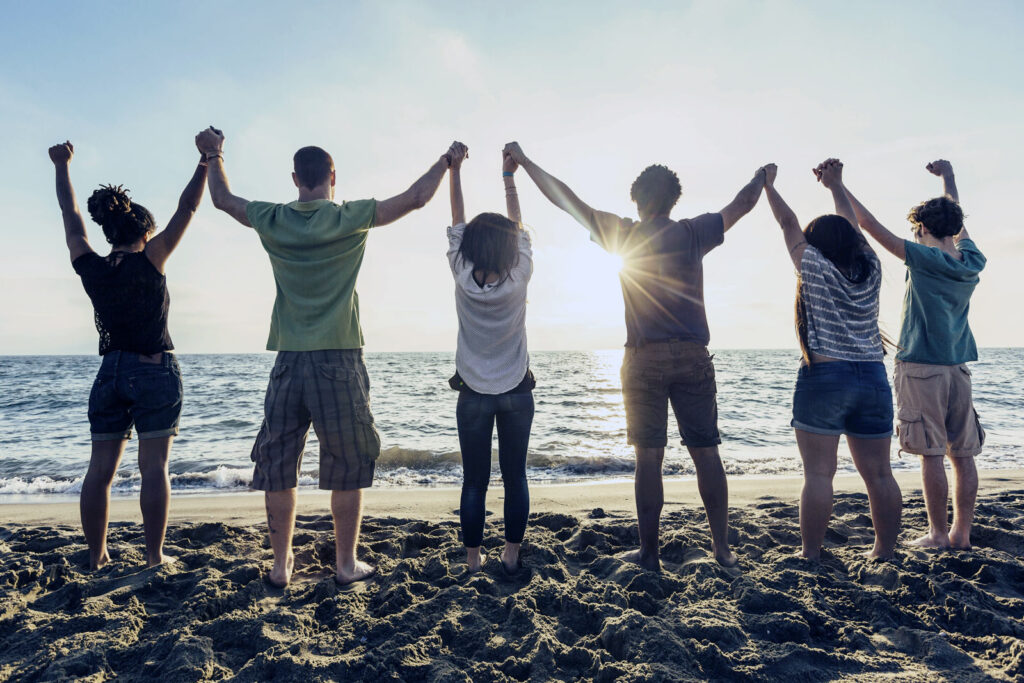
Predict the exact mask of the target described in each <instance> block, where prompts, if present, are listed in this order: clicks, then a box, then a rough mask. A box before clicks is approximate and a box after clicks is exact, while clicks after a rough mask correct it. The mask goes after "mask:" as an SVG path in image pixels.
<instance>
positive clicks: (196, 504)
mask: <svg viewBox="0 0 1024 683" xmlns="http://www.w3.org/2000/svg"><path fill="white" fill-rule="evenodd" d="M894 475H895V477H896V481H897V482H898V483H899V486H900V489H901V490H902V491H903V494H904V498H905V499H906V498H908V497H909V496H917V497H920V495H921V473H920V472H919V471H909V472H894ZM978 477H979V487H978V494H979V495H986V494H990V493H998V492H1001V491H1007V490H1013V489H1021V490H1024V469H1006V470H983V471H979V472H978ZM802 483H803V478H802V477H800V476H789V477H773V476H763V477H758V476H747V477H734V478H732V479H730V480H729V507H730V508H732V509H733V510H734V512H736V511H737V509H738V508H742V507H746V506H750V505H753V504H756V503H757V502H759V501H761V500H763V499H769V498H774V499H779V500H783V501H788V502H795V501H797V500H798V499H799V497H800V488H801V485H802ZM834 487H835V493H836V495H839V494H842V493H865V492H866V490H865V488H864V483H863V481H862V480H861V478H860V477H859V476H858V475H856V474H853V475H848V474H841V475H836V478H835V481H834ZM399 492H400V495H396V494H399ZM458 492H459V488H458V487H457V486H450V487H438V488H425V487H424V488H383V487H382V488H369V489H364V492H363V514H364V516H365V517H367V518H385V517H397V518H403V519H413V520H416V519H419V520H423V521H432V522H436V521H451V520H456V521H457V519H458V515H457V514H455V511H456V510H457V508H458V507H459V493H458ZM488 493H489V495H488V498H487V501H488V509H489V510H490V511H493V512H495V516H494V517H493V518H497V515H498V512H499V511H500V509H501V501H502V500H503V498H504V496H503V494H502V490H501V487H500V485H492V486H491V488H490V490H489V492H488ZM328 498H329V492H327V491H320V490H319V489H300V491H299V495H298V507H297V514H299V515H309V514H327V512H328V510H329V500H328ZM905 502H906V501H905ZM694 506H697V507H699V506H700V496H699V494H698V492H697V481H696V479H695V478H693V477H680V478H666V479H665V511H666V513H668V512H670V511H672V510H679V509H683V508H686V507H694ZM595 508H601V509H603V510H605V511H606V512H613V511H614V512H619V513H628V514H633V513H635V501H634V495H633V482H632V480H631V479H624V478H621V477H616V478H614V479H613V480H612V481H580V482H574V483H569V484H533V485H531V486H530V510H531V512H533V513H562V514H570V515H574V514H585V513H589V512H590V511H592V510H594V509H595ZM264 515H265V510H264V504H263V496H262V494H260V493H259V492H253V491H231V492H223V493H208V492H201V493H195V494H189V493H184V494H181V493H179V494H173V495H172V496H171V511H170V518H169V521H170V523H171V524H175V523H183V522H209V521H221V522H231V523H234V524H244V525H252V524H262V523H263V522H264V519H265V518H264ZM0 519H2V520H4V523H5V524H19V525H33V524H74V525H77V524H78V523H79V512H78V502H77V500H66V499H65V500H64V501H62V502H53V501H32V502H16V503H14V502H12V503H3V502H0ZM110 521H111V522H141V521H142V515H141V513H140V511H139V507H138V496H137V495H136V496H123V497H120V496H119V497H114V498H112V499H111V503H110Z"/></svg>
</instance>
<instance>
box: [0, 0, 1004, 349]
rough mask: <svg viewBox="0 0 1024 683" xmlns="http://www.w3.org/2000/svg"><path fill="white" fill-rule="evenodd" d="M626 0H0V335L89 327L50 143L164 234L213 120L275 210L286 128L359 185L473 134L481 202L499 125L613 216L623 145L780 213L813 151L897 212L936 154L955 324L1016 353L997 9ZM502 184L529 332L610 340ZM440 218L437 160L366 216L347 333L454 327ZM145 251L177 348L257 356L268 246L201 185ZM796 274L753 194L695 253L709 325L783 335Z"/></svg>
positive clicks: (893, 291)
mask: <svg viewBox="0 0 1024 683" xmlns="http://www.w3.org/2000/svg"><path fill="white" fill-rule="evenodd" d="M637 4H640V5H641V7H639V8H638V7H636V6H634V5H632V4H630V5H627V4H626V3H618V2H616V3H600V2H560V3H531V2H519V3H500V4H499V3H486V4H485V3H461V2H449V3H400V2H388V3H326V2H325V3H305V4H303V6H302V7H300V8H295V7H291V6H283V5H280V4H278V3H258V2H217V3H198V2H182V3H161V4H159V5H156V4H150V3H131V4H129V3H70V2H67V3H13V2H10V3H5V4H4V15H5V16H4V19H5V21H4V23H3V25H2V26H0V153H2V161H0V206H2V207H3V208H2V209H0V211H2V221H0V237H2V239H3V245H4V249H3V252H2V253H0V292H2V293H0V354H4V353H61V352H69V353H93V352H95V348H96V333H95V330H94V328H93V326H92V311H91V308H90V306H89V302H88V299H87V298H86V296H85V294H84V292H83V291H82V289H81V285H80V283H79V282H78V280H77V277H76V276H75V275H74V273H73V271H72V270H71V267H70V265H69V264H68V261H67V256H66V251H65V249H64V246H63V236H62V231H61V223H60V214H59V210H58V209H57V205H56V201H55V198H54V192H53V171H52V166H51V165H50V163H49V161H48V159H47V157H46V148H47V147H48V146H49V145H50V144H53V143H54V142H58V141H62V140H64V139H65V138H70V139H71V140H72V141H73V142H74V143H75V148H76V157H75V160H74V162H73V166H72V179H73V181H74V183H75V187H76V190H77V192H78V196H79V200H80V202H81V203H82V205H83V208H84V202H85V198H86V197H87V196H88V194H89V192H91V190H92V189H94V188H95V187H96V186H97V185H98V184H100V183H105V182H115V183H124V184H125V185H127V186H128V187H130V188H131V189H132V191H133V196H134V198H135V199H136V200H137V201H139V202H140V203H142V204H144V205H146V206H147V207H148V208H149V209H150V210H152V211H153V212H154V214H155V216H156V217H157V220H158V222H159V223H160V225H161V226H162V225H163V224H165V223H166V221H167V219H168V218H169V217H170V214H171V213H172V212H173V209H174V206H175V203H176V201H177V197H178V194H179V193H180V191H181V188H182V187H183V185H184V183H185V182H186V180H187V179H188V177H189V175H190V174H191V170H192V168H193V163H194V161H195V156H196V155H195V153H194V148H193V147H192V138H193V136H194V135H195V133H196V132H197V131H198V130H199V129H200V128H202V127H205V126H206V125H209V124H211V123H212V124H215V125H217V126H218V127H220V128H223V129H224V131H225V132H226V134H227V136H228V141H227V146H226V163H227V169H228V174H229V177H230V179H231V183H232V187H233V189H234V190H235V192H236V193H238V194H240V195H241V196H243V197H246V198H249V199H261V200H275V201H289V200H291V199H293V198H294V194H295V190H294V187H293V186H292V184H291V179H290V175H289V174H290V170H291V169H290V163H291V154H292V153H293V152H294V150H295V149H296V148H298V147H300V146H302V145H306V144H318V145H320V146H323V147H325V148H326V149H327V150H328V151H330V152H331V153H332V154H333V156H334V158H335V161H336V163H337V166H338V198H339V199H358V198H364V197H369V196H376V197H378V198H381V197H386V196H389V195H391V194H394V193H397V192H399V191H401V190H402V189H404V188H405V187H406V186H407V185H408V184H409V183H410V182H411V181H412V180H414V179H415V178H416V177H417V176H418V175H419V174H420V173H421V172H422V171H424V170H425V169H426V168H427V167H428V166H429V165H430V163H432V161H433V160H434V159H435V158H436V157H437V156H438V155H439V154H441V153H442V152H443V151H444V150H445V149H446V148H447V146H448V144H449V143H450V142H451V140H452V139H455V138H458V139H460V140H462V141H464V142H466V143H467V144H468V145H469V146H470V159H469V160H468V161H467V163H466V166H465V169H464V176H465V180H464V183H465V190H466V203H467V211H468V212H469V213H470V215H473V214H474V213H476V212H479V211H486V210H499V211H500V210H502V208H503V199H502V197H503V194H502V189H501V187H502V186H501V179H500V173H499V162H500V159H499V150H500V148H501V146H502V145H503V144H504V143H505V142H506V141H508V140H510V139H517V140H519V141H520V142H521V143H522V145H523V147H524V149H525V150H526V152H527V154H529V155H530V156H532V157H533V158H534V159H535V160H536V161H537V162H538V163H540V164H541V165H542V166H543V167H545V168H546V169H547V170H549V171H551V172H553V173H554V174H555V175H557V176H559V177H561V178H562V179H563V180H565V181H566V182H568V183H569V184H570V186H572V187H573V188H574V189H576V190H577V192H578V193H579V194H580V195H581V196H582V197H583V198H584V199H585V200H587V201H588V202H590V203H592V204H593V205H595V206H597V207H599V208H603V209H606V210H610V211H615V212H618V213H621V214H624V215H628V214H630V213H631V211H632V205H631V204H630V202H629V185H630V183H631V182H632V180H633V178H634V177H635V176H636V174H637V173H638V172H639V171H640V170H642V169H643V167H644V166H646V165H648V164H650V163H665V164H667V165H668V166H670V167H671V168H673V169H674V170H676V171H677V172H678V174H679V176H680V179H681V180H682V183H683V191H684V194H683V199H682V200H681V201H680V204H679V206H678V207H677V209H676V212H675V215H676V216H679V217H682V216H685V215H693V214H697V213H701V212H704V211H716V210H718V209H720V208H721V207H722V206H724V205H725V204H726V203H727V202H728V201H729V200H730V199H731V198H732V196H733V194H734V193H735V192H736V190H737V189H738V188H739V187H740V186H741V185H742V184H743V183H744V182H745V181H746V180H747V179H748V178H749V177H750V176H751V175H752V174H753V172H754V170H755V169H756V168H757V167H758V166H760V165H761V164H763V163H765V162H768V161H774V162H776V163H778V164H779V167H780V170H779V180H778V186H779V189H780V191H781V192H782V193H783V195H784V196H785V197H786V198H787V200H789V202H790V203H791V205H792V206H793V207H794V209H795V210H796V212H797V215H798V216H799V217H800V220H801V222H803V223H806V222H807V221H809V220H810V219H811V218H813V217H814V216H816V215H818V214H820V213H825V212H828V211H830V208H831V207H830V202H829V196H828V194H827V192H825V191H824V190H823V189H821V188H820V187H819V186H817V184H816V183H815V182H814V179H813V177H812V176H811V174H810V168H811V167H812V166H813V165H815V164H816V163H817V162H819V161H820V160H822V159H823V158H825V157H828V156H839V157H841V158H843V160H844V161H845V162H846V169H847V170H846V177H847V183H848V185H849V186H850V187H851V188H852V189H853V190H854V191H855V192H857V194H858V195H859V196H860V198H861V199H862V201H864V202H865V203H866V204H867V205H868V206H869V207H870V208H872V209H873V210H874V211H875V213H876V215H878V216H879V218H881V219H882V220H883V222H885V223H887V224H888V225H889V227H890V228H893V229H894V230H898V231H904V230H906V229H907V228H906V223H905V220H904V217H905V215H906V212H907V210H908V209H909V208H910V207H911V206H912V205H913V204H915V203H916V202H918V201H920V200H922V199H925V198H927V197H930V196H934V195H937V194H939V193H940V191H941V185H940V183H939V181H938V180H937V179H936V178H934V177H933V176H931V175H929V174H927V173H926V172H925V170H924V165H925V164H926V163H927V162H928V161H930V160H932V159H934V158H937V157H945V158H948V159H950V160H951V161H952V162H953V164H954V167H955V168H956V170H957V176H958V183H959V186H960V192H961V197H962V202H963V205H964V209H965V211H966V212H967V214H968V226H969V227H970V228H971V232H972V234H973V236H974V237H975V238H976V240H977V242H978V244H979V246H980V247H981V249H982V250H983V251H985V252H986V253H987V254H988V256H989V267H988V269H987V270H986V271H985V273H984V274H983V278H982V285H981V286H980V287H979V289H978V291H977V294H976V295H975V299H974V306H973V309H972V326H973V327H974V329H975V333H976V336H977V337H978V341H979V343H980V344H981V345H983V346H1004V345H1015V346H1016V345H1024V321H1022V319H1021V318H1022V316H1020V315H1019V314H1018V313H1016V311H1017V309H1018V308H1019V306H1018V304H1017V302H1019V300H1020V297H1021V295H1022V294H1024V285H1022V282H1024V281H1022V278H1021V274H1020V266H1019V264H1020V263H1022V256H1024V236H1022V234H1021V229H1022V221H1021V220H1020V218H1019V217H1018V216H1019V210H1018V208H1017V198H1018V196H1019V194H1020V190H1019V187H1020V177H1019V165H1020V164H1019V162H1018V160H1019V159H1020V158H1022V157H1024V142H1022V141H1024V136H1022V123H1021V122H1022V121H1024V56H1022V51H1021V50H1020V49H1019V47H1018V38H1019V36H1020V35H1021V34H1022V29H1024V5H1021V4H1020V3H1013V2H1005V3H996V2H982V3H971V4H967V3H935V2H928V3H924V2H921V3H916V2H915V3H847V4H843V5H839V4H838V3H814V2H764V3H753V2H743V3H739V2H735V3H734V2H711V1H708V2H696V3H680V2H669V3H637ZM519 186H520V196H521V200H522V205H523V214H524V218H525V220H526V222H527V223H528V224H529V225H530V226H531V227H532V229H533V230H534V232H535V238H534V239H535V249H536V270H535V276H534V280H533V282H532V283H531V292H530V309H529V313H528V326H529V334H530V340H531V347H532V348H534V349H576V348H609V347H616V346H619V345H621V343H622V341H623V340H624V337H625V334H624V331H623V323H622V303H621V296H620V294H619V289H618V282H617V278H616V276H615V273H614V272H613V270H611V266H610V264H609V260H608V259H607V258H606V257H604V255H603V254H602V253H601V252H600V250H599V249H598V248H597V247H596V246H594V245H592V244H590V243H589V241H588V237H587V234H586V232H585V231H584V230H583V229H582V228H580V227H579V226H578V225H577V224H575V223H574V222H573V221H572V219H570V218H569V217H568V216H567V215H565V214H563V213H561V212H559V211H558V210H556V209H554V208H553V207H552V206H551V205H550V204H548V203H547V201H546V200H544V199H543V197H541V195H540V194H539V193H538V192H537V191H536V189H535V188H534V187H533V185H532V184H531V183H530V182H529V180H528V179H527V178H526V177H525V176H524V177H522V178H520V179H519ZM448 221H449V210H448V202H447V181H445V183H444V184H443V185H442V187H441V190H440V191H439V192H438V194H437V196H436V197H435V198H434V200H433V202H432V203H431V204H430V205H429V206H428V207H427V208H425V209H424V210H422V211H419V212H417V213H415V214H413V215H411V216H410V217H408V218H406V219H404V220H403V221H401V222H399V223H397V224H395V225H392V226H388V227H385V228H382V229H381V230H380V231H379V232H375V233H373V234H372V235H371V239H370V243H369V247H368V250H367V255H366V260H365V262H364V266H363V271H362V275H361V276H360V281H359V292H360V298H361V302H362V311H363V327H364V332H365V336H366V339H367V348H368V349H370V350H445V349H453V348H454V345H455V331H456V321H455V313H454V304H453V299H452V285H451V279H450V275H449V273H448V270H447V265H446V262H445V259H444V251H445V246H446V245H445V239H444V228H445V226H446V225H447V223H448ZM88 227H89V229H90V235H91V237H92V243H93V245H94V247H95V248H97V249H99V250H103V251H105V248H106V247H105V243H104V241H103V238H102V233H101V232H100V231H99V228H98V226H95V225H94V224H92V223H91V222H90V223H88ZM907 234H908V235H909V232H907ZM881 258H882V261H883V264H884V268H885V275H886V280H885V284H884V290H883V304H882V307H883V311H882V322H883V325H884V327H885V328H886V329H887V330H888V331H889V332H890V333H892V334H895V333H896V332H897V331H898V325H899V307H900V300H901V297H902V289H903V268H902V265H901V264H900V263H899V262H897V261H896V260H895V259H894V258H891V257H890V256H888V255H882V257H881ZM167 272H168V278H169V286H170V289H171V296H172V304H171V334H172V336H173V338H174V340H175V342H176V345H177V347H178V350H179V351H182V352H204V351H251V350H259V349H262V348H263V345H264V342H265V340H266V332H267V326H268V322H269V312H270V308H271V304H272V302H273V293H274V286H273V279H272V275H271V272H270V267H269V264H268V262H267V260H266V256H265V255H264V254H263V252H262V249H261V247H260V245H259V241H258V240H257V239H256V236H255V235H254V234H253V233H251V232H250V231H248V230H247V229H244V228H242V227H240V226H238V225H237V224H236V223H234V222H233V221H232V220H231V219H230V218H228V217H227V216H226V215H224V214H222V213H220V212H218V211H216V210H215V209H214V208H213V206H212V204H210V202H209V199H208V198H206V199H204V201H203V204H202V206H201V207H200V210H199V214H198V215H197V218H196V220H195V221H194V223H193V225H192V227H191V228H190V231H189V233H188V234H187V235H186V237H185V241H184V242H183V244H182V246H181V247H180V248H179V250H178V251H177V252H176V253H175V255H174V256H173V257H172V258H171V261H170V262H169V264H168V268H167ZM793 292H794V277H793V273H792V267H791V265H790V264H789V261H788V259H787V256H786V252H785V248H784V247H783V245H782V238H781V235H780V233H779V230H778V228H777V227H776V225H775V222H774V221H773V220H772V218H771V215H770V212H769V211H768V208H767V205H766V203H765V202H764V201H763V200H762V202H761V203H760V204H759V205H758V207H757V208H756V209H755V210H754V211H753V212H752V213H751V214H750V215H749V216H748V217H747V218H745V219H744V220H742V221H741V222H740V223H739V224H738V225H737V226H736V227H735V228H733V230H732V231H730V232H729V234H728V235H727V237H726V242H725V244H724V245H723V246H722V247H720V248H719V249H718V250H716V251H715V252H713V253H712V254H711V255H710V256H709V257H708V259H707V261H706V293H707V303H708V317H709V320H710V324H711V331H712V345H713V346H718V347H794V346H795V341H794V336H793V331H792V310H793V301H792V298H793ZM1009 302H1013V303H1012V307H1009V306H1008V304H1009Z"/></svg>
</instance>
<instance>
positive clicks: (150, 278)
mask: <svg viewBox="0 0 1024 683" xmlns="http://www.w3.org/2000/svg"><path fill="white" fill-rule="evenodd" d="M71 266H72V267H73V268H74V269H75V272H76V273H78V275H79V276H80V277H81V278H82V285H83V286H84V287H85V293H86V294H88V295H89V298H90V299H92V306H93V309H94V310H95V312H96V330H97V331H98V332H99V333H100V355H101V356H102V355H105V354H107V353H109V352H110V351H132V352H134V353H141V354H146V355H149V354H152V353H159V352H160V351H170V350H171V349H173V348H174V344H173V343H172V342H171V336H170V334H168V332H167V311H168V309H169V308H170V304H171V299H170V297H169V296H168V294H167V278H166V277H164V274H163V273H161V272H160V271H159V270H157V269H156V266H154V265H153V263H152V262H151V261H150V260H149V258H148V257H147V256H146V254H145V252H142V251H136V252H124V251H114V252H111V253H110V255H109V256H106V257H103V256H100V255H99V254H97V253H95V252H89V253H88V254H83V255H81V256H79V257H78V258H76V259H75V260H74V262H73V263H72V264H71Z"/></svg>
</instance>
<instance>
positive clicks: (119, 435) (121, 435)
mask: <svg viewBox="0 0 1024 683" xmlns="http://www.w3.org/2000/svg"><path fill="white" fill-rule="evenodd" d="M130 438H132V430H130V429H129V430H128V431H126V432H103V433H97V432H92V440H93V441H123V440H124V439H130ZM139 438H140V439H141V438H142V435H141V434H140V435H139Z"/></svg>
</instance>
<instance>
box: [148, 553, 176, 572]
mask: <svg viewBox="0 0 1024 683" xmlns="http://www.w3.org/2000/svg"><path fill="white" fill-rule="evenodd" d="M177 561H178V558H177V557H175V556H174V555H168V554H167V553H160V556H159V557H155V558H149V559H147V560H146V568H147V569H152V568H153V567H159V566H160V565H162V564H174V563H175V562H177Z"/></svg>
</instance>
